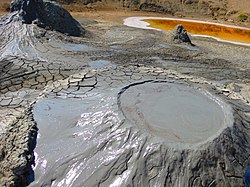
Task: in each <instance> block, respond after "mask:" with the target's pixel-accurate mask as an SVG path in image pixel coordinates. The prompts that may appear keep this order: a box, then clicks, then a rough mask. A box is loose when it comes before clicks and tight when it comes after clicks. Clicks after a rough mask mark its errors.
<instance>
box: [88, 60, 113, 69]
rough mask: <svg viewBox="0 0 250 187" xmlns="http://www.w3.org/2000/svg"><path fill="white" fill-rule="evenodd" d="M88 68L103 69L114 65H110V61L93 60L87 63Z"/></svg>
mask: <svg viewBox="0 0 250 187" xmlns="http://www.w3.org/2000/svg"><path fill="white" fill-rule="evenodd" d="M89 66H90V67H92V68H96V69H99V68H105V67H115V65H114V64H112V63H111V62H110V61H108V60H95V61H91V62H89Z"/></svg>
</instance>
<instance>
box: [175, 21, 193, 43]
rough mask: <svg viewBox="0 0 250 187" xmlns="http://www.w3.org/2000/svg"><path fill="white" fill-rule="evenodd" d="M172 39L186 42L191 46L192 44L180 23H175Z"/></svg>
mask: <svg viewBox="0 0 250 187" xmlns="http://www.w3.org/2000/svg"><path fill="white" fill-rule="evenodd" d="M173 41H174V42H175V43H186V44H189V45H192V46H193V45H194V44H192V42H191V40H190V38H189V36H188V33H187V31H186V29H185V28H184V27H183V26H182V25H181V24H179V25H177V26H176V27H175V29H174V35H173Z"/></svg>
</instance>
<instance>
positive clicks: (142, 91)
mask: <svg viewBox="0 0 250 187" xmlns="http://www.w3.org/2000/svg"><path fill="white" fill-rule="evenodd" d="M119 104H120V108H121V110H122V112H123V114H124V116H125V117H126V118H127V119H128V120H130V121H131V122H132V123H134V124H136V125H137V126H138V127H139V128H142V129H146V130H147V131H148V132H149V133H151V134H153V135H155V136H158V137H161V138H164V139H165V140H166V141H167V142H170V143H184V144H200V143H204V142H207V141H208V140H210V139H213V138H215V137H217V136H218V135H219V134H220V132H221V131H222V130H223V129H224V128H226V127H227V126H230V125H231V124H232V121H233V120H232V119H233V117H232V113H231V109H230V107H229V106H228V105H227V104H226V103H224V102H223V101H221V100H220V99H218V98H216V97H215V96H213V95H212V94H211V93H209V92H208V91H205V90H201V89H198V88H193V87H191V86H188V85H184V84H177V83H170V82H146V83H137V84H133V85H130V86H128V87H125V88H124V89H123V90H122V91H121V94H120V96H119Z"/></svg>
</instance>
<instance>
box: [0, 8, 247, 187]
mask: <svg viewBox="0 0 250 187" xmlns="http://www.w3.org/2000/svg"><path fill="white" fill-rule="evenodd" d="M13 16H14V13H11V14H9V15H6V16H4V17H1V20H0V36H1V41H0V52H1V53H0V54H1V56H0V70H1V73H0V77H1V78H0V93H1V94H0V114H1V115H0V125H1V133H2V134H1V140H2V141H1V161H0V166H1V167H0V168H4V169H3V170H1V172H0V175H1V180H0V182H1V183H0V186H25V185H27V184H28V183H30V182H31V183H30V186H46V185H47V186H57V185H59V186H69V184H70V185H72V186H89V187H91V186H109V185H118V186H119V185H120V186H121V185H126V186H176V187H177V186H225V187H228V186H244V184H243V179H242V176H243V172H244V169H245V168H246V166H247V165H248V164H249V163H250V159H249V152H250V147H249V141H250V131H249V127H250V115H249V114H250V107H249V102H250V97H249V94H248V93H249V89H250V74H249V70H250V62H249V59H250V48H246V47H240V46H235V45H230V44H224V43H218V42H216V41H212V40H208V39H206V40H201V39H199V38H194V39H192V41H193V43H194V44H195V45H196V47H193V46H187V45H178V44H174V43H171V41H170V40H169V39H168V38H169V37H168V36H169V33H168V32H166V33H163V32H159V31H148V30H142V29H135V28H130V27H125V26H122V25H121V24H118V23H114V22H107V21H104V20H103V21H96V20H91V19H83V18H81V19H79V20H78V21H79V22H80V23H81V24H82V25H83V27H84V28H86V29H87V30H88V34H87V37H85V38H76V37H70V36H66V35H63V34H61V33H57V32H55V31H50V30H44V29H42V28H39V27H37V26H36V25H34V24H31V25H23V24H22V23H21V22H19V21H18V20H14V21H13V19H11V18H12V17H13ZM149 80H151V81H158V80H160V81H177V82H180V83H184V84H188V85H194V86H195V87H200V88H202V89H204V90H208V91H209V92H211V93H212V94H213V95H215V96H216V97H218V98H220V99H221V100H223V102H226V103H227V104H228V105H230V106H231V107H232V112H233V118H234V119H233V125H232V126H231V127H227V128H225V129H224V130H223V131H222V132H221V133H220V134H219V135H218V136H217V137H216V138H214V139H212V140H211V141H208V142H206V143H205V144H203V145H200V146H198V147H188V146H186V147H179V146H178V145H176V144H175V143H173V145H172V146H169V144H168V143H167V142H166V141H165V140H164V139H163V138H159V137H157V136H155V135H152V134H150V133H148V132H147V131H145V130H142V129H140V128H138V127H136V125H135V124H133V122H131V121H129V120H127V119H126V117H125V116H124V115H123V113H122V111H121V110H120V109H119V106H118V104H119V102H117V98H118V95H119V93H120V92H121V90H122V89H123V88H124V87H126V86H128V85H131V84H134V83H138V82H144V81H149ZM37 128H38V136H37V137H38V138H37V145H36V148H35V150H34V152H33V149H34V147H35V144H36V133H37ZM34 155H35V158H34ZM34 159H35V164H34V166H33V170H34V175H33V174H32V170H31V165H32V164H33V162H34ZM33 177H34V178H33Z"/></svg>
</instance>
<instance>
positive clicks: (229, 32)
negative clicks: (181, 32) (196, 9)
mask: <svg viewBox="0 0 250 187" xmlns="http://www.w3.org/2000/svg"><path fill="white" fill-rule="evenodd" d="M144 21H146V22H148V23H149V24H150V27H154V28H157V29H162V30H173V29H174V28H175V27H176V25H178V24H182V25H183V26H184V28H185V29H186V30H187V31H188V32H189V33H191V34H195V35H205V36H212V37H216V38H219V39H222V40H229V41H234V42H241V43H248V44H250V29H243V28H240V27H229V26H225V25H220V24H212V23H205V22H195V21H184V20H171V19H168V20H163V19H145V20H144Z"/></svg>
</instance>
